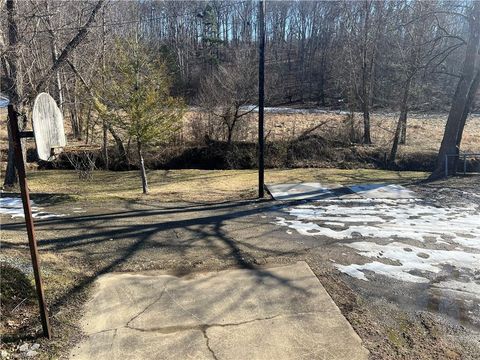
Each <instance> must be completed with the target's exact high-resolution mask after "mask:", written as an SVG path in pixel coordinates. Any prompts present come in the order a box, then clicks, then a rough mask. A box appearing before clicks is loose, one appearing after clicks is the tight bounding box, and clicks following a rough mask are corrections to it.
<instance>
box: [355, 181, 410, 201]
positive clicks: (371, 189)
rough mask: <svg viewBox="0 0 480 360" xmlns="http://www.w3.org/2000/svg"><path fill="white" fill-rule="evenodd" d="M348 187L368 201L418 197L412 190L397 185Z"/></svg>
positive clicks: (358, 185)
mask: <svg viewBox="0 0 480 360" xmlns="http://www.w3.org/2000/svg"><path fill="white" fill-rule="evenodd" d="M347 187H348V188H349V189H350V190H351V191H352V192H353V193H355V194H357V195H360V196H362V197H364V198H366V199H415V198H417V197H418V196H416V195H415V193H414V192H413V191H412V190H409V189H407V188H405V187H403V186H401V185H396V184H356V185H349V186H347Z"/></svg>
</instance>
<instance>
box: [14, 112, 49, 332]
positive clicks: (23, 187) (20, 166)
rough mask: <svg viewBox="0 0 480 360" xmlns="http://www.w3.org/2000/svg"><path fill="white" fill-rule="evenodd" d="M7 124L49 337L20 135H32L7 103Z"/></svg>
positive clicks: (36, 281) (43, 324) (41, 314)
mask: <svg viewBox="0 0 480 360" xmlns="http://www.w3.org/2000/svg"><path fill="white" fill-rule="evenodd" d="M8 124H9V126H10V132H11V134H12V140H13V148H14V158H15V167H16V169H17V173H18V183H19V185H20V192H21V194H22V202H23V211H24V213H25V224H26V226H27V234H28V245H29V247H30V256H31V257H32V267H33V275H34V277H35V287H36V289H37V297H38V305H39V307H40V318H41V319H42V328H43V334H44V336H46V337H47V338H49V339H51V337H52V333H51V330H50V322H49V320H48V311H47V304H46V302H45V296H44V294H43V284H42V277H41V275H40V266H39V263H38V250H37V241H36V240H35V228H34V225H33V216H32V208H31V207H30V194H29V191H28V185H27V178H26V173H25V162H24V160H23V154H22V145H21V142H20V139H21V138H22V137H33V134H32V133H31V132H20V130H19V128H18V118H17V112H16V111H15V109H14V107H13V105H8Z"/></svg>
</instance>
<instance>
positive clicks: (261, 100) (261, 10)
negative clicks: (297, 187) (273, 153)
mask: <svg viewBox="0 0 480 360" xmlns="http://www.w3.org/2000/svg"><path fill="white" fill-rule="evenodd" d="M258 17H259V19H258V20H259V25H258V26H259V30H258V52H259V54H258V197H259V198H261V199H262V198H263V197H264V196H265V191H264V187H265V143H264V140H265V139H264V108H265V1H259V3H258Z"/></svg>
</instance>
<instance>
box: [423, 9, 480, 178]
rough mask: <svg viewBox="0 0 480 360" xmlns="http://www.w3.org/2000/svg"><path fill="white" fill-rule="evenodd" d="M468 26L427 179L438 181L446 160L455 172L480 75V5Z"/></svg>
mask: <svg viewBox="0 0 480 360" xmlns="http://www.w3.org/2000/svg"><path fill="white" fill-rule="evenodd" d="M468 23H469V38H468V41H467V49H466V52H465V60H464V63H463V70H462V74H461V77H460V80H459V81H458V84H457V89H456V91H455V95H454V97H453V101H452V105H451V108H450V113H449V114H448V119H447V124H446V126H445V132H444V135H443V140H442V143H441V145H440V150H439V152H438V156H437V163H436V167H435V170H434V171H433V173H432V174H431V176H430V179H437V178H439V177H441V176H443V174H444V172H445V166H446V164H445V161H446V160H445V159H446V158H447V157H448V158H447V162H448V165H449V168H450V171H454V170H453V165H454V164H456V162H455V160H454V156H455V155H458V152H459V145H460V143H461V141H462V135H463V128H464V126H465V120H466V117H467V114H468V112H469V110H470V108H471V105H472V102H473V99H474V97H475V94H476V92H477V89H478V83H479V80H478V78H477V77H478V72H479V71H480V56H479V47H480V2H478V1H477V2H474V3H473V5H472V10H471V12H470V15H469V16H468Z"/></svg>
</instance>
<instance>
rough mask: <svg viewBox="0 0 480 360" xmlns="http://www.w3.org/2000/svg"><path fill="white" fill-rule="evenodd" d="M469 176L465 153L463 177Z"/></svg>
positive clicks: (464, 154)
mask: <svg viewBox="0 0 480 360" xmlns="http://www.w3.org/2000/svg"><path fill="white" fill-rule="evenodd" d="M465 175H467V154H466V153H463V176H465Z"/></svg>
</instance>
